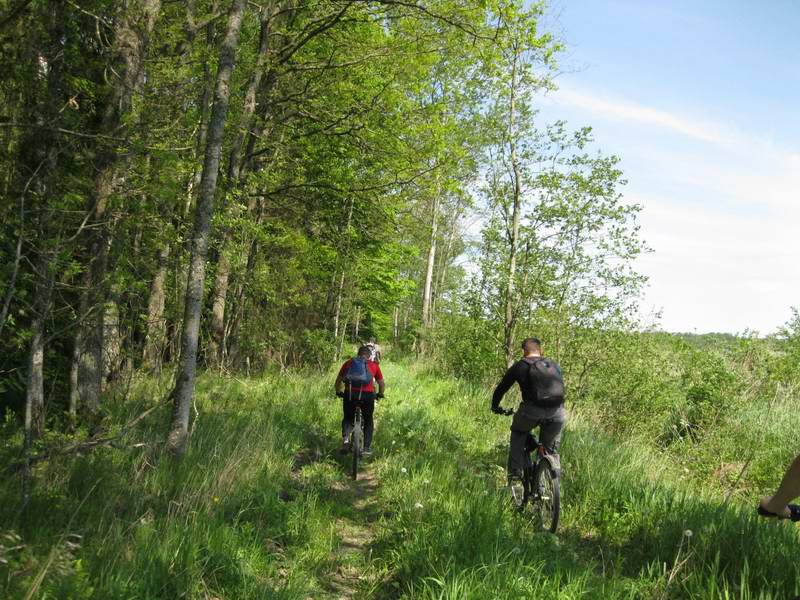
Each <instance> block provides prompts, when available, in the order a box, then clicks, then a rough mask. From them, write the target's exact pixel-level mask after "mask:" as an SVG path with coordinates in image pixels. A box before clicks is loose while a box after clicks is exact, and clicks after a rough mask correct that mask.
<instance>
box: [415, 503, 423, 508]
mask: <svg viewBox="0 0 800 600" xmlns="http://www.w3.org/2000/svg"><path fill="white" fill-rule="evenodd" d="M414 508H416V509H420V508H422V502H417V503H416V504H415V505H414Z"/></svg>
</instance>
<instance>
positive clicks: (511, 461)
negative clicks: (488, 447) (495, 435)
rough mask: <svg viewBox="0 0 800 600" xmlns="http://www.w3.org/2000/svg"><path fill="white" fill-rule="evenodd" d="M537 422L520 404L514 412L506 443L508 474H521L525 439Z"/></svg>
mask: <svg viewBox="0 0 800 600" xmlns="http://www.w3.org/2000/svg"><path fill="white" fill-rule="evenodd" d="M537 424H538V422H537V420H536V419H533V418H531V416H530V415H528V414H527V411H526V410H525V409H524V408H523V406H520V408H519V409H518V410H517V412H515V413H514V419H513V420H512V421H511V440H510V441H509V443H508V465H507V470H508V476H509V477H519V476H520V475H522V468H523V465H524V464H525V440H527V439H528V434H529V433H530V431H531V429H533V428H534V427H536V425H537Z"/></svg>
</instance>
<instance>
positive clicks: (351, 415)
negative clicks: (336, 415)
mask: <svg viewBox="0 0 800 600" xmlns="http://www.w3.org/2000/svg"><path fill="white" fill-rule="evenodd" d="M355 420H356V407H355V404H354V403H353V401H352V400H351V399H350V398H348V395H347V394H345V397H344V398H342V445H343V446H346V445H347V443H348V440H349V439H350V432H351V431H353V424H354V423H355Z"/></svg>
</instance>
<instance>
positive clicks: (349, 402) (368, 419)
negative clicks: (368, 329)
mask: <svg viewBox="0 0 800 600" xmlns="http://www.w3.org/2000/svg"><path fill="white" fill-rule="evenodd" d="M370 354H371V348H370V347H369V346H361V347H360V348H359V349H358V354H357V356H356V357H355V358H350V359H348V360H346V361H345V362H344V364H343V365H342V367H341V368H340V369H339V374H338V375H337V376H336V382H335V383H334V388H335V390H336V395H337V396H339V397H341V398H342V415H343V416H342V452H343V453H344V452H348V451H349V450H350V448H349V445H348V444H349V441H348V440H349V439H350V432H351V431H352V430H353V425H354V423H355V416H356V404H357V403H360V404H361V414H362V415H363V416H364V454H367V455H369V454H372V449H371V446H372V432H373V429H374V423H373V418H372V417H373V413H374V412H375V399H376V398H383V392H384V390H385V389H386V384H385V383H384V381H383V373H381V367H380V365H378V363H376V362H375V361H372V360H370ZM354 360H363V361H366V366H367V368H368V369H369V372H370V373H371V374H372V380H371V381H370V382H369V383H368V384H367V385H354V384H350V383H349V382H348V381H347V374H348V372H349V371H350V369H351V365H352V363H353V361H354ZM374 382H377V383H378V393H377V394H376V393H375V385H374Z"/></svg>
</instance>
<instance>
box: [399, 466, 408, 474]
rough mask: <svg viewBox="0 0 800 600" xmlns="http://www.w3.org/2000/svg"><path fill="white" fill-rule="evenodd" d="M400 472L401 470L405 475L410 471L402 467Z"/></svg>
mask: <svg viewBox="0 0 800 600" xmlns="http://www.w3.org/2000/svg"><path fill="white" fill-rule="evenodd" d="M400 472H401V473H402V474H403V475H405V474H406V473H408V469H406V468H405V467H402V468H401V469H400Z"/></svg>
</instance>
